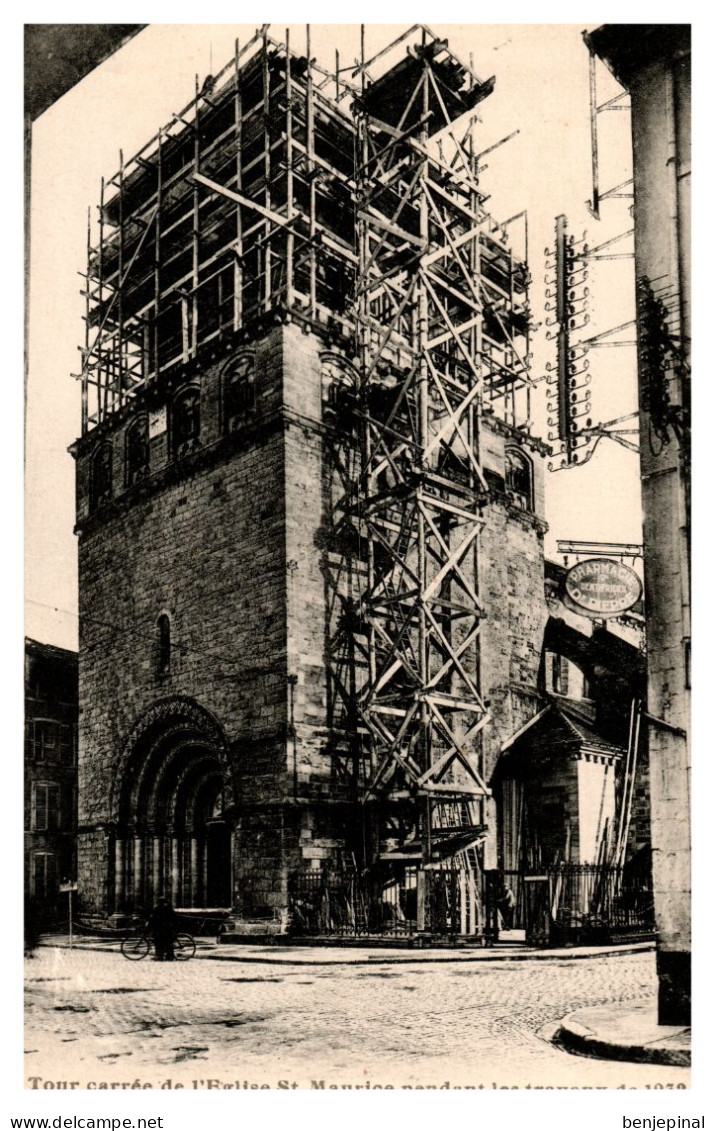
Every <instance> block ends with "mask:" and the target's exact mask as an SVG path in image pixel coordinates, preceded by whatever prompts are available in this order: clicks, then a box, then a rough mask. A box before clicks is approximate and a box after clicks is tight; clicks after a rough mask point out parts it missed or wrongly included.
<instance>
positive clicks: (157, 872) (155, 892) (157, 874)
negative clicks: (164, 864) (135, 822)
mask: <svg viewBox="0 0 715 1131" xmlns="http://www.w3.org/2000/svg"><path fill="white" fill-rule="evenodd" d="M151 888H152V891H151V897H152V899H153V901H154V902H155V903H156V900H157V899H158V898H159V896H160V895H163V894H164V891H163V888H164V885H163V883H162V874H161V837H159V836H155V837H153V838H152V860H151Z"/></svg>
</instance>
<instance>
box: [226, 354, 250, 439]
mask: <svg viewBox="0 0 715 1131" xmlns="http://www.w3.org/2000/svg"><path fill="white" fill-rule="evenodd" d="M255 408H256V387H255V383H254V379H253V358H252V357H241V358H239V359H238V360H237V361H236V362H235V364H234V365H233V367H232V368H231V369H230V370H229V372H228V373H227V374H226V384H225V419H226V428H227V429H228V431H229V432H232V431H233V430H234V429H236V428H238V427H240V425H241V424H243V423H244V421H245V420H246V418H247V417H248V416H249V415H250V414H251V413H252V412H253V411H254V410H255Z"/></svg>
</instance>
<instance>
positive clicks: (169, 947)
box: [147, 896, 177, 962]
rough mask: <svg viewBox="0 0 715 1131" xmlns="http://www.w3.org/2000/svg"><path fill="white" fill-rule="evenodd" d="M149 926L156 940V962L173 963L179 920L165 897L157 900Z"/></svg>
mask: <svg viewBox="0 0 715 1131" xmlns="http://www.w3.org/2000/svg"><path fill="white" fill-rule="evenodd" d="M147 926H148V927H149V930H150V931H151V933H152V937H153V939H154V961H155V962H173V961H174V939H175V937H176V931H177V919H176V912H175V911H174V908H173V907H172V906H171V904H170V903H169V900H168V899H166V898H164V896H162V897H161V898H160V899H158V900H157V903H156V907H154V909H153V910H152V912H151V914H150V916H149V919H148V921H147Z"/></svg>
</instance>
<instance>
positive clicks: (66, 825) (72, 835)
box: [24, 638, 78, 919]
mask: <svg viewBox="0 0 715 1131" xmlns="http://www.w3.org/2000/svg"><path fill="white" fill-rule="evenodd" d="M77 704H78V693H77V654H76V653H75V652H69V651H67V650H65V649H63V648H56V647H54V646H53V645H50V644H41V643H40V642H39V641H37V640H30V639H29V638H26V639H25V820H24V826H25V893H26V896H27V897H28V898H29V899H30V900H31V901H32V904H33V908H34V910H35V913H36V916H37V917H39V918H40V919H52V918H53V917H55V916H56V915H57V913H58V911H61V910H62V909H61V907H60V899H61V897H60V892H59V885H60V884H61V883H66V882H71V881H72V880H74V878H75V875H76V856H75V844H76V828H77V710H78V706H77Z"/></svg>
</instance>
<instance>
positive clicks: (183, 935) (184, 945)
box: [120, 931, 196, 962]
mask: <svg viewBox="0 0 715 1131" xmlns="http://www.w3.org/2000/svg"><path fill="white" fill-rule="evenodd" d="M153 947H154V940H153V939H152V937H151V935H132V936H131V937H130V938H127V939H122V944H121V947H120V950H121V952H122V954H123V956H124V957H125V958H128V959H129V960H130V962H141V960H142V958H146V957H147V956H148V955H149V954H151V952H152V949H153ZM195 954H196V941H195V939H194V938H193V936H192V935H190V934H188V933H187V932H186V931H180V932H179V933H178V934H177V935H176V936H175V938H174V958H175V959H176V961H177V962H188V961H189V959H190V958H193V957H194V955H195Z"/></svg>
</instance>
